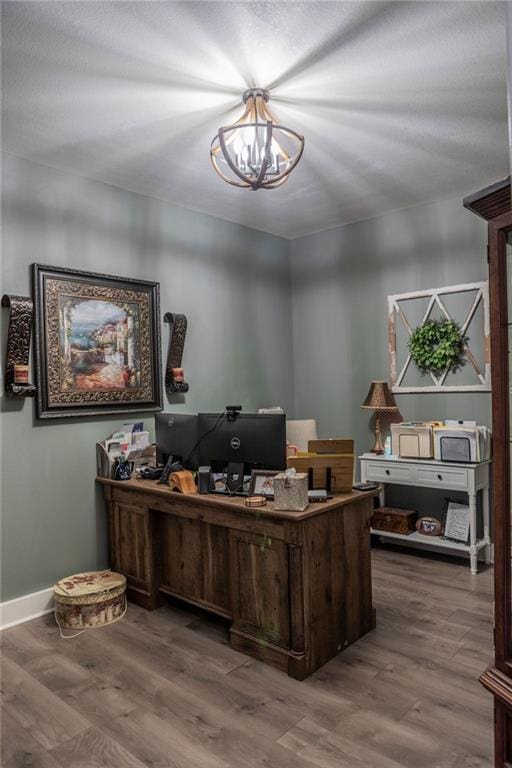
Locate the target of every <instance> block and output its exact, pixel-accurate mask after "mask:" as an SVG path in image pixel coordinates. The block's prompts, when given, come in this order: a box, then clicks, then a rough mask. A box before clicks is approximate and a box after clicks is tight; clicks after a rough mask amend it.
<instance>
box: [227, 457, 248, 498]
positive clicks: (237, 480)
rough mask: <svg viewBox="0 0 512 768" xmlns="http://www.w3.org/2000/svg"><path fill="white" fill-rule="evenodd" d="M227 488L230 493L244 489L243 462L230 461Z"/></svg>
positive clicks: (241, 491)
mask: <svg viewBox="0 0 512 768" xmlns="http://www.w3.org/2000/svg"><path fill="white" fill-rule="evenodd" d="M226 490H227V491H228V492H229V493H241V494H242V495H243V490H244V464H243V462H238V461H230V462H229V464H228V471H227V475H226Z"/></svg>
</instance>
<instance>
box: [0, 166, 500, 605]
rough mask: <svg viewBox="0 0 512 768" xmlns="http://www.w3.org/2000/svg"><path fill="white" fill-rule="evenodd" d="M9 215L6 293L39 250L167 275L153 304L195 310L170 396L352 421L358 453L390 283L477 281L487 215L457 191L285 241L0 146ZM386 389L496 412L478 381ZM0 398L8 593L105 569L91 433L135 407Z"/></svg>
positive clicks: (469, 414) (381, 374)
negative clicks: (100, 414) (69, 416)
mask: <svg viewBox="0 0 512 768" xmlns="http://www.w3.org/2000/svg"><path fill="white" fill-rule="evenodd" d="M470 191H472V190H468V192H470ZM2 223H3V232H2V253H3V268H2V292H7V293H20V294H25V293H27V292H29V290H30V288H29V264H31V263H32V262H34V261H38V262H40V263H43V264H54V265H57V266H59V265H61V266H69V267H75V268H80V269H88V270H95V271H99V272H105V273H112V274H119V275H126V276H129V277H135V278H136V277H141V278H147V279H151V280H156V281H158V282H160V285H161V305H162V312H165V311H176V312H184V313H185V314H187V315H188V317H189V333H188V338H187V344H186V348H185V356H184V367H185V370H186V375H187V379H188V380H189V381H190V384H191V390H190V393H189V394H188V395H187V396H186V397H185V398H178V399H176V400H175V401H174V402H172V403H168V402H167V403H166V409H173V410H181V411H183V412H194V411H198V410H207V409H212V410H219V409H222V408H223V406H224V405H226V403H228V402H230V401H235V400H236V401H237V402H241V403H242V404H243V405H244V407H245V408H246V409H253V408H257V407H258V406H260V405H274V404H279V405H282V406H283V407H284V408H285V409H286V410H287V412H288V413H289V414H293V413H294V414H295V416H296V417H298V418H300V417H302V418H306V417H314V418H316V419H317V420H318V425H319V432H320V435H322V436H326V437H327V436H348V435H353V436H354V437H355V438H356V442H357V450H358V452H362V451H364V450H367V449H369V448H370V447H371V441H372V434H371V417H370V416H369V415H368V414H367V413H365V412H363V411H362V410H361V409H360V404H361V402H362V400H363V398H364V396H365V395H366V392H367V389H368V386H369V382H370V380H371V379H374V378H383V379H387V378H388V361H387V328H386V315H387V306H386V297H387V295H388V294H390V293H400V292H404V291H414V290H420V289H423V288H429V287H432V288H435V287H438V286H442V285H451V284H455V283H465V282H469V281H477V280H483V279H485V278H486V261H485V245H486V228H485V224H484V222H482V221H480V220H479V219H478V218H477V217H476V216H474V215H472V214H470V213H468V212H467V211H465V210H464V209H463V208H462V205H461V201H460V199H455V200H451V201H444V202H439V203H436V204H432V205H427V206H421V207H417V208H411V209H408V210H404V211H400V212H396V213H390V214H387V215H385V216H383V217H381V218H378V219H373V220H370V221H364V222H360V223H357V224H353V225H349V226H345V227H340V228H337V229H333V230H329V231H326V232H321V233H319V234H315V235H311V236H309V237H303V238H300V239H298V240H294V241H292V242H291V243H290V242H287V241H285V240H282V239H280V238H277V237H273V236H271V235H266V234H264V233H262V232H258V231H255V230H250V229H247V228H243V227H240V226H238V225H235V224H230V223H228V222H225V221H221V220H219V219H214V218H212V217H208V216H203V215H201V214H197V213H193V212H191V211H187V210H185V209H179V208H176V207H173V206H170V205H168V204H166V203H163V202H161V201H158V200H155V199H152V198H147V197H142V196H140V195H135V194H132V193H129V192H125V191H123V190H120V189H117V188H114V187H109V186H107V185H105V184H100V183H96V182H93V181H88V180H84V179H78V178H76V177H74V176H70V175H67V174H64V173H61V172H59V171H56V170H53V169H50V168H46V167H43V166H40V165H37V164H34V163H31V162H28V161H24V160H20V159H17V158H14V157H12V156H9V155H4V157H3V222H2ZM290 253H291V265H290ZM6 315H7V312H6V311H5V310H4V311H3V312H2V321H3V324H4V326H5V319H6ZM162 330H163V333H162V347H163V349H162V354H163V359H165V351H166V348H167V339H168V335H167V328H164V329H162ZM292 347H293V354H292ZM3 349H5V328H4V337H3V343H2V350H3ZM2 363H3V360H2ZM182 401H183V402H182ZM397 401H398V404H399V406H400V408H401V412H402V414H403V417H404V418H406V419H416V418H417V419H419V418H432V417H437V418H445V417H450V416H451V417H457V418H477V419H478V420H479V421H480V422H481V423H483V424H488V423H489V419H490V397H489V395H487V394H478V393H471V394H467V395H464V396H461V395H458V394H437V395H426V394H422V395H401V396H399V397H397ZM2 411H3V412H2V427H1V431H2V453H3V457H2V542H3V551H2V586H1V599H2V600H7V599H11V598H13V597H16V596H18V595H23V594H27V593H29V592H32V591H35V590H37V589H43V588H45V587H48V586H49V585H51V584H52V583H53V582H54V581H55V580H56V579H57V578H58V577H60V576H62V575H65V574H68V573H70V572H73V571H80V570H86V569H92V568H96V567H103V566H104V565H106V562H107V559H106V526H105V514H104V508H103V503H102V501H101V498H100V494H99V492H98V491H97V489H95V483H94V476H95V458H94V444H95V442H96V441H97V440H100V439H102V438H103V437H105V436H106V435H107V434H109V433H110V432H112V431H113V430H114V429H115V428H116V427H118V426H119V425H120V424H121V423H122V422H123V421H125V420H127V419H128V417H127V418H126V419H122V418H120V419H117V420H111V419H109V418H95V419H76V420H74V421H68V420H62V421H60V422H53V423H51V424H48V423H45V422H39V423H38V422H37V421H36V420H35V419H34V415H33V404H32V402H29V401H27V402H22V403H16V402H12V401H9V400H6V399H5V398H4V399H3V400H2ZM133 418H136V416H134V417H133ZM141 418H143V417H141ZM144 421H145V422H146V424H147V425H148V426H150V427H151V428H152V426H153V419H152V418H151V417H148V416H146V418H145V419H144Z"/></svg>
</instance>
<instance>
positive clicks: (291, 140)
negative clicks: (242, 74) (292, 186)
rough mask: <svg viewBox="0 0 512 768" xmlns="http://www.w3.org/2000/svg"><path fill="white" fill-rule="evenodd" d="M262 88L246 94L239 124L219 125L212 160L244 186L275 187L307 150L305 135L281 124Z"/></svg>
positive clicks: (221, 173) (223, 175)
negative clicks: (305, 149) (271, 109)
mask: <svg viewBox="0 0 512 768" xmlns="http://www.w3.org/2000/svg"><path fill="white" fill-rule="evenodd" d="M269 98H270V94H269V92H268V91H265V90H263V89H262V88H249V90H248V91H245V93H244V95H243V101H244V104H245V111H244V113H243V115H242V116H241V117H240V119H239V120H237V121H236V123H233V125H228V126H226V127H224V128H219V132H218V134H217V135H216V136H215V138H214V139H213V141H212V144H211V148H210V159H211V161H212V165H213V167H214V169H215V170H216V171H217V173H218V174H219V176H220V177H221V178H222V179H224V181H227V183H228V184H232V185H233V186H235V187H242V188H243V189H254V190H256V189H275V188H276V187H280V186H281V185H282V184H284V182H285V181H286V179H287V178H288V176H289V174H290V173H291V172H292V171H293V169H294V168H295V166H296V165H297V163H298V162H299V160H300V158H301V157H302V152H303V151H304V136H300V135H299V134H298V133H297V132H296V131H293V130H292V129H291V128H286V127H285V126H284V125H279V124H278V122H277V120H276V119H275V117H274V116H273V114H272V113H271V111H270V110H269V108H268V106H267V101H268V100H269Z"/></svg>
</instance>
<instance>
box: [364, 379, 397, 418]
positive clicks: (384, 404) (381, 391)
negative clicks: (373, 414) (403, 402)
mask: <svg viewBox="0 0 512 768" xmlns="http://www.w3.org/2000/svg"><path fill="white" fill-rule="evenodd" d="M361 408H367V409H368V410H369V411H398V405H397V404H396V403H395V398H394V397H393V394H392V393H391V391H390V389H389V387H388V385H387V383H386V382H385V381H372V383H371V385H370V391H369V392H368V394H367V395H366V400H365V401H364V403H363V404H362V406H361Z"/></svg>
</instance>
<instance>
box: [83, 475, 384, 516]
mask: <svg viewBox="0 0 512 768" xmlns="http://www.w3.org/2000/svg"><path fill="white" fill-rule="evenodd" d="M96 479H97V481H98V482H99V483H102V485H107V486H111V487H114V488H116V489H119V490H122V491H130V492H133V493H135V492H137V491H138V492H142V493H144V494H155V495H157V496H161V497H163V498H164V499H165V498H167V499H169V500H171V499H172V500H175V501H186V502H187V503H190V502H194V504H198V505H205V506H209V507H211V506H217V507H218V506H220V507H223V508H224V509H230V510H232V511H235V510H236V511H237V512H245V513H247V514H253V515H254V514H256V515H260V516H261V515H264V516H268V517H272V518H274V519H277V518H280V519H284V520H304V519H306V518H308V517H314V516H315V515H320V514H322V513H324V512H327V511H330V510H332V509H338V508H341V507H344V506H346V505H348V504H353V503H354V502H357V501H360V500H362V499H366V498H371V497H372V496H376V495H377V494H378V492H379V491H378V490H375V491H365V492H364V493H362V492H361V491H352V493H336V494H334V496H333V498H332V499H328V500H327V501H321V502H311V503H310V504H308V506H307V507H306V509H305V510H304V511H303V512H280V511H277V510H275V509H274V502H273V501H267V503H266V505H265V506H264V507H246V506H245V504H244V499H243V498H241V497H239V496H232V497H230V496H221V495H218V494H213V493H204V494H201V493H190V494H183V493H175V492H174V491H170V490H169V488H167V487H166V486H164V485H158V483H157V482H156V481H155V480H110V479H108V478H105V477H98V478H96Z"/></svg>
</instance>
